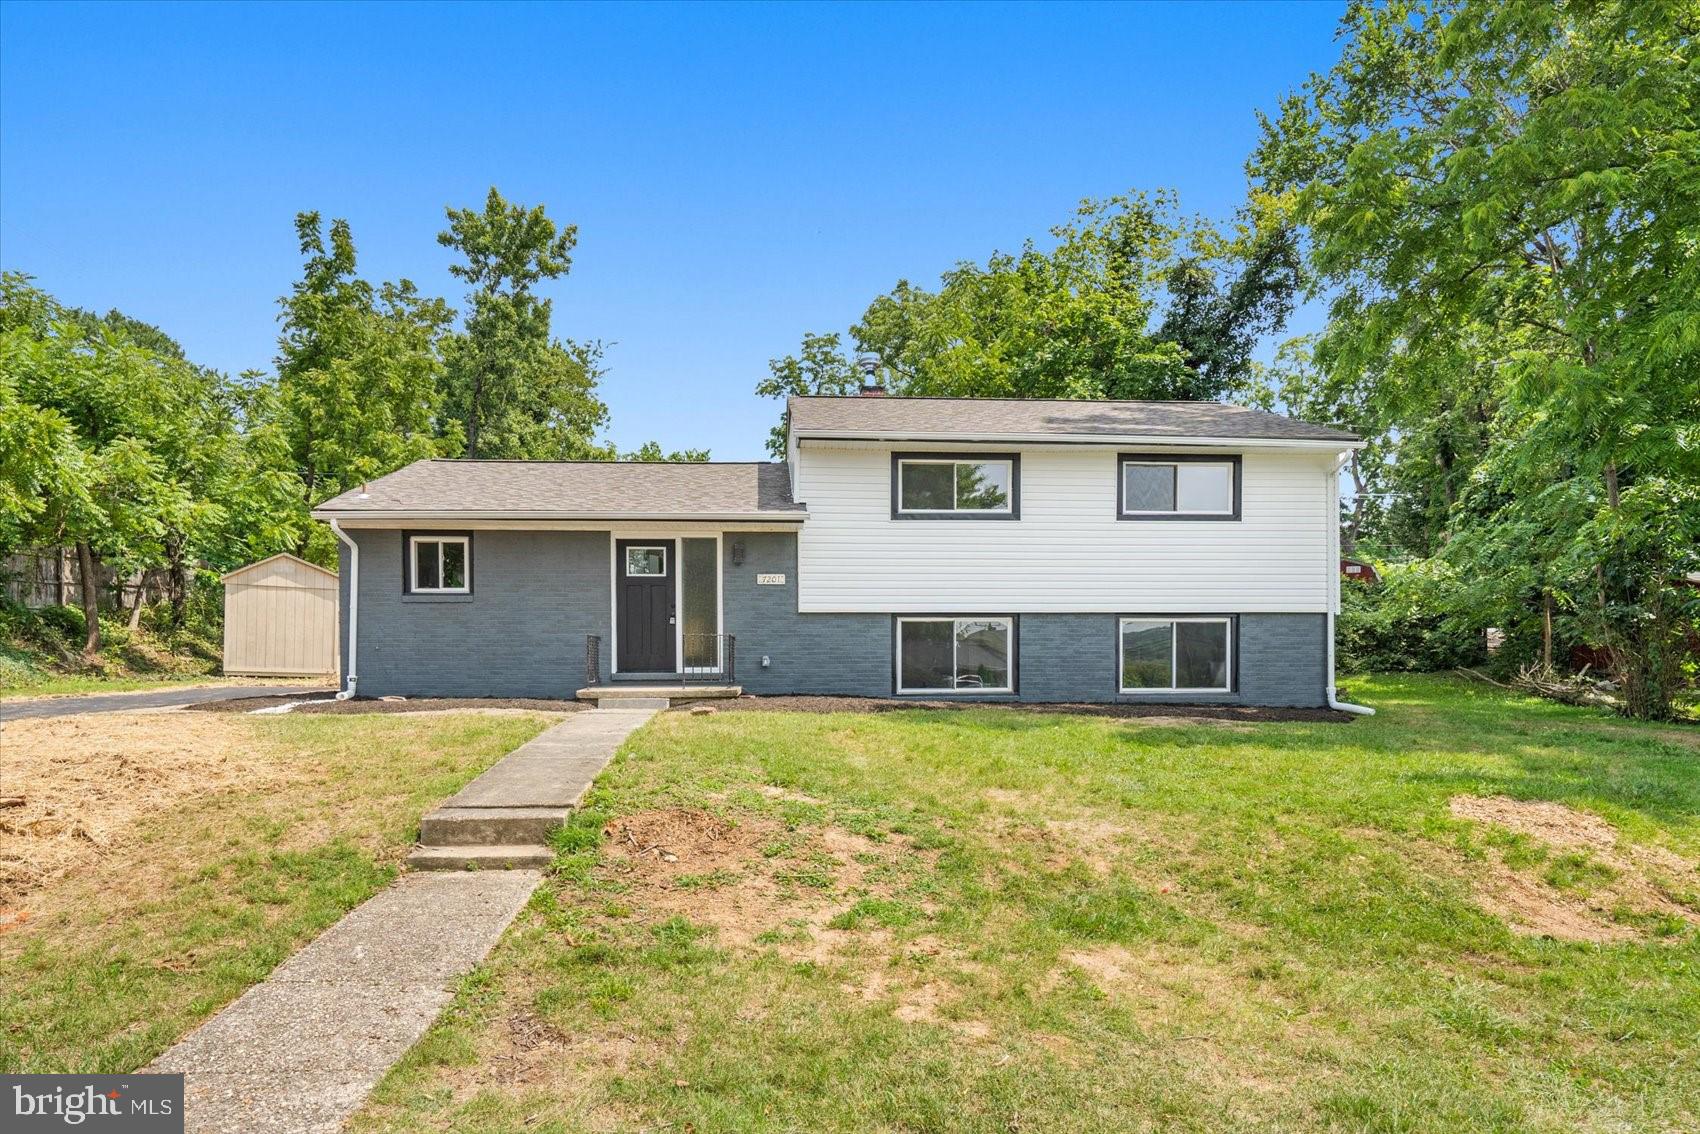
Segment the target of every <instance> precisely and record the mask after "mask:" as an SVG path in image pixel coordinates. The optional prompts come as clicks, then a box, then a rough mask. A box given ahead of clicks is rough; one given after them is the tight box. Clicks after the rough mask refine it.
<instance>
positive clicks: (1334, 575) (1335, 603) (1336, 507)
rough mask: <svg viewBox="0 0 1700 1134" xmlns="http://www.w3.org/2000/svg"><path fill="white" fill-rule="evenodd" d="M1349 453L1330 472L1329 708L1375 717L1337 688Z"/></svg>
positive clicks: (1336, 461) (1335, 462)
mask: <svg viewBox="0 0 1700 1134" xmlns="http://www.w3.org/2000/svg"><path fill="white" fill-rule="evenodd" d="M1347 456H1348V454H1346V453H1342V454H1340V456H1339V457H1338V458H1337V459H1336V460H1335V461H1334V468H1333V469H1332V470H1331V471H1330V472H1329V474H1328V707H1329V708H1330V709H1335V710H1337V711H1339V712H1342V713H1356V714H1357V715H1359V716H1361V717H1373V716H1375V710H1374V709H1372V708H1370V707H1369V706H1368V705H1354V704H1352V703H1350V702H1349V701H1342V700H1340V699H1339V697H1337V696H1336V695H1335V693H1336V690H1335V687H1334V612H1335V611H1337V610H1339V609H1340V468H1341V466H1342V465H1344V464H1345V463H1346V458H1347Z"/></svg>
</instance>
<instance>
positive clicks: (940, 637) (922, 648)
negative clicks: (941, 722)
mask: <svg viewBox="0 0 1700 1134" xmlns="http://www.w3.org/2000/svg"><path fill="white" fill-rule="evenodd" d="M1014 628H1015V620H1014V619H1013V618H899V619H898V620H897V691H898V692H899V693H940V692H951V693H1010V692H1013V691H1014V685H1013V684H1012V681H1011V678H1012V675H1013V672H1014V671H1013V668H1012V666H1011V662H1012V661H1013V659H1014V657H1015V632H1014Z"/></svg>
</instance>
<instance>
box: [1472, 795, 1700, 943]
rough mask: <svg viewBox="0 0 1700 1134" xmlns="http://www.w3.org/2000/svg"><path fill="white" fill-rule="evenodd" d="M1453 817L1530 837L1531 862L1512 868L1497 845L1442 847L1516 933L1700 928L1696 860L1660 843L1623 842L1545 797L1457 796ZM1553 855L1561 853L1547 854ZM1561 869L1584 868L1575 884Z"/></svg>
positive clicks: (1620, 933) (1603, 934) (1588, 935)
mask: <svg viewBox="0 0 1700 1134" xmlns="http://www.w3.org/2000/svg"><path fill="white" fill-rule="evenodd" d="M1448 808H1449V810H1450V811H1451V812H1452V814H1453V815H1454V816H1456V817H1457V818H1460V819H1469V820H1472V821H1474V822H1477V823H1483V824H1488V825H1491V826H1495V827H1501V828H1504V829H1506V830H1509V831H1512V832H1514V833H1516V834H1519V835H1523V836H1525V837H1527V838H1528V839H1531V840H1533V841H1534V842H1535V843H1537V844H1538V845H1539V846H1538V849H1537V851H1536V853H1535V854H1534V855H1533V856H1532V857H1533V861H1525V859H1528V858H1529V857H1530V856H1524V858H1523V859H1520V860H1519V862H1518V864H1517V865H1513V864H1512V862H1511V861H1510V860H1509V859H1508V857H1507V854H1506V852H1505V850H1504V849H1502V848H1500V847H1497V846H1494V847H1489V848H1487V850H1486V852H1485V858H1483V859H1476V860H1471V859H1466V858H1465V857H1464V856H1463V855H1462V854H1461V853H1459V852H1457V851H1454V850H1452V849H1451V848H1447V849H1446V851H1445V853H1446V854H1447V855H1448V857H1449V858H1450V859H1451V860H1452V863H1451V865H1452V870H1453V871H1454V872H1455V873H1462V874H1464V875H1465V876H1467V877H1468V878H1469V879H1470V881H1471V886H1472V888H1473V890H1474V891H1475V895H1476V899H1477V901H1479V902H1480V903H1481V905H1482V907H1483V908H1484V909H1486V910H1488V911H1489V912H1490V913H1493V914H1496V915H1498V916H1500V917H1502V918H1504V919H1505V921H1506V923H1507V924H1508V925H1509V926H1510V927H1511V929H1512V930H1513V931H1515V932H1518V933H1527V934H1535V935H1540V936H1546V937H1555V938H1558V939H1560V940H1565V941H1597V942H1606V941H1627V940H1634V939H1637V938H1640V937H1642V936H1643V935H1644V934H1645V932H1646V929H1645V923H1646V922H1647V921H1648V920H1649V919H1672V918H1675V919H1681V920H1683V921H1687V922H1689V923H1690V924H1693V925H1700V905H1696V904H1695V894H1696V893H1697V892H1700V867H1697V866H1696V864H1695V863H1693V862H1690V861H1689V860H1688V859H1686V858H1683V857H1682V856H1681V855H1678V854H1676V853H1675V852H1673V851H1670V850H1667V849H1665V848H1663V847H1646V846H1627V845H1620V844H1619V839H1618V832H1617V828H1615V827H1613V826H1612V825H1611V824H1610V823H1608V822H1606V821H1605V820H1604V819H1602V818H1600V817H1599V816H1597V815H1590V814H1588V813H1587V812H1584V811H1578V810H1576V809H1575V808H1572V807H1566V806H1565V805H1564V804H1562V803H1553V802H1550V801H1546V800H1517V799H1510V798H1507V797H1505V796H1488V797H1484V796H1474V795H1462V796H1455V797H1454V798H1453V799H1451V800H1450V801H1449V802H1448ZM1553 852H1557V854H1558V855H1559V856H1561V858H1560V859H1555V858H1554V857H1553ZM1560 869H1562V870H1564V871H1567V872H1570V873H1580V874H1582V875H1584V876H1585V877H1586V878H1587V879H1588V882H1587V884H1586V885H1582V886H1574V885H1572V886H1564V885H1560V884H1559V883H1558V881H1555V877H1561V875H1557V874H1556V873H1555V872H1557V871H1559V870H1560Z"/></svg>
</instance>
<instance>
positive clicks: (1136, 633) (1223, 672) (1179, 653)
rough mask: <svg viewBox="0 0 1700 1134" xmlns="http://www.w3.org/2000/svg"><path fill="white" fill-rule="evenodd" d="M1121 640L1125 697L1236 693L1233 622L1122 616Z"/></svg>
mask: <svg viewBox="0 0 1700 1134" xmlns="http://www.w3.org/2000/svg"><path fill="white" fill-rule="evenodd" d="M1120 639H1121V640H1120V643H1119V646H1118V652H1119V660H1120V666H1121V691H1122V692H1123V693H1227V692H1230V691H1231V690H1232V689H1233V672H1234V670H1233V640H1234V634H1233V623H1232V620H1231V619H1227V618H1124V619H1122V620H1121V634H1120Z"/></svg>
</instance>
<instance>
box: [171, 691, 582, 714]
mask: <svg viewBox="0 0 1700 1134" xmlns="http://www.w3.org/2000/svg"><path fill="white" fill-rule="evenodd" d="M291 701H298V702H300V704H297V705H296V706H295V707H294V708H293V709H291V710H289V711H290V712H292V713H306V714H310V715H317V714H326V715H332V716H346V715H354V714H360V713H441V712H456V711H464V710H467V709H504V710H511V711H523V712H532V713H537V712H542V713H576V712H578V711H579V710H581V709H588V708H590V705H589V704H587V703H586V702H584V701H555V700H548V699H544V698H538V697H409V698H407V699H405V700H401V701H385V700H382V699H381V698H377V697H356V698H354V699H353V700H349V701H338V700H336V699H335V698H332V697H325V698H320V699H317V700H311V701H304V700H302V698H301V696H300V694H284V695H282V696H278V697H236V698H233V699H231V700H228V701H203V702H202V703H201V704H199V705H189V706H186V708H187V709H188V710H189V711H191V712H197V713H252V712H256V711H258V710H260V709H276V708H279V707H281V706H283V705H287V704H289V703H290V702H291Z"/></svg>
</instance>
